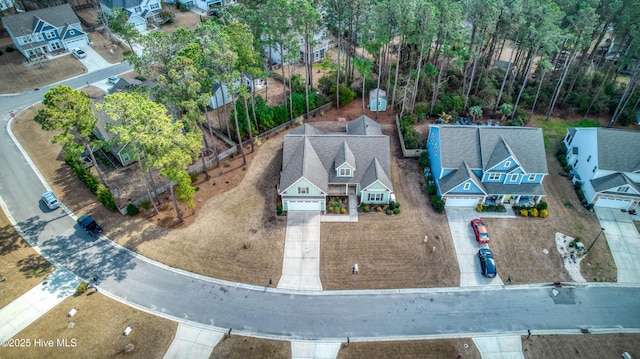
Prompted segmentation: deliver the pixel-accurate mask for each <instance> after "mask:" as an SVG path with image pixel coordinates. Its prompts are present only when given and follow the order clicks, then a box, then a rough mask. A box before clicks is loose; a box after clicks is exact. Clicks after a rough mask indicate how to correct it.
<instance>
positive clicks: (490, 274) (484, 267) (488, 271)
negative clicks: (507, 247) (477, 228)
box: [478, 248, 498, 278]
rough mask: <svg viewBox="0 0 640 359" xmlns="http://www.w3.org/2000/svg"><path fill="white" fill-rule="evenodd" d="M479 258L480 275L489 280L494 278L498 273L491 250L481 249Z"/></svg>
mask: <svg viewBox="0 0 640 359" xmlns="http://www.w3.org/2000/svg"><path fill="white" fill-rule="evenodd" d="M478 258H479V259H480V273H481V274H482V275H483V276H485V277H487V278H494V277H495V276H496V274H497V273H498V271H497V270H496V262H495V260H494V259H493V252H492V251H491V249H489V248H480V250H479V251H478Z"/></svg>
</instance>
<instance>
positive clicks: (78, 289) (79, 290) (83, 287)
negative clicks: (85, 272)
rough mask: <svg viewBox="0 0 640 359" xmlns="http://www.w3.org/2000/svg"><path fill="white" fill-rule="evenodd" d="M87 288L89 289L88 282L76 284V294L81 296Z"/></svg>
mask: <svg viewBox="0 0 640 359" xmlns="http://www.w3.org/2000/svg"><path fill="white" fill-rule="evenodd" d="M88 288H89V282H87V281H83V282H82V283H80V284H78V286H77V287H76V293H78V294H82V293H84V292H86V291H87V289H88Z"/></svg>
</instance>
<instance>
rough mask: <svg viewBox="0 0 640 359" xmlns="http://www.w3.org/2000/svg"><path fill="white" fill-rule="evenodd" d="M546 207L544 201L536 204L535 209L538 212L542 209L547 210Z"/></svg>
mask: <svg viewBox="0 0 640 359" xmlns="http://www.w3.org/2000/svg"><path fill="white" fill-rule="evenodd" d="M547 207H548V205H547V202H545V201H540V203H538V205H537V206H536V208H538V210H539V211H542V210H543V209H547Z"/></svg>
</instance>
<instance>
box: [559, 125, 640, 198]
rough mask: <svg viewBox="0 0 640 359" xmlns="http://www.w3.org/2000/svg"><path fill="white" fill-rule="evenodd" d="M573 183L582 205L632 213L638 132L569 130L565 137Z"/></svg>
mask: <svg viewBox="0 0 640 359" xmlns="http://www.w3.org/2000/svg"><path fill="white" fill-rule="evenodd" d="M564 144H565V146H566V147H567V155H566V156H567V163H568V164H569V165H570V166H571V168H572V170H571V175H572V181H573V182H574V183H580V184H582V190H583V192H584V196H585V202H586V203H583V204H586V205H589V204H591V205H593V206H595V207H604V208H615V209H622V210H633V209H636V208H637V207H638V204H640V132H638V131H627V130H617V129H612V128H569V129H568V130H567V134H566V135H565V138H564Z"/></svg>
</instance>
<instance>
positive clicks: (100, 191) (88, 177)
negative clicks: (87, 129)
mask: <svg viewBox="0 0 640 359" xmlns="http://www.w3.org/2000/svg"><path fill="white" fill-rule="evenodd" d="M64 160H65V162H66V163H67V164H68V165H69V166H71V168H72V169H73V173H75V174H76V176H77V177H78V178H79V179H80V180H81V181H82V182H84V184H85V185H87V188H88V189H89V191H91V193H93V194H95V195H96V196H98V200H99V201H100V203H102V204H103V205H104V206H105V207H107V209H108V210H110V211H115V210H116V209H118V207H117V206H116V199H115V198H114V197H113V194H112V193H111V191H110V190H109V189H108V188H106V187H105V186H104V185H102V184H101V183H99V182H98V179H96V178H95V177H94V176H93V174H91V171H90V170H89V169H88V168H85V167H84V165H83V164H82V162H80V159H78V158H77V156H75V155H68V156H65V159H64Z"/></svg>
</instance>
